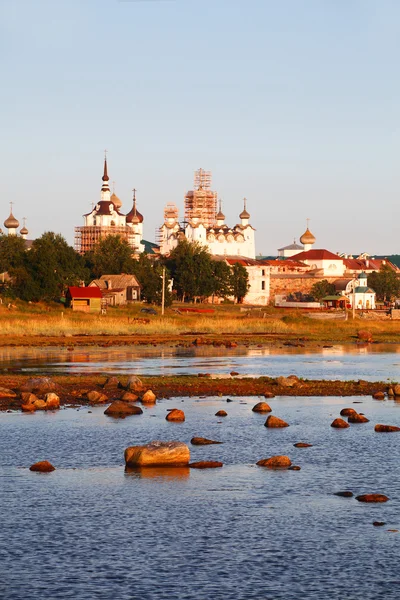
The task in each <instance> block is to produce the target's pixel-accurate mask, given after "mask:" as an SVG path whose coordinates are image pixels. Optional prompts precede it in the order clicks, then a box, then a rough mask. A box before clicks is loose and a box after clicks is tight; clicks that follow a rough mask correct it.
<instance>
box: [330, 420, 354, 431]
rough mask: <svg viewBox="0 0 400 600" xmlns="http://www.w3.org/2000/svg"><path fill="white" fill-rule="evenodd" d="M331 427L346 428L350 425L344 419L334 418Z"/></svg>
mask: <svg viewBox="0 0 400 600" xmlns="http://www.w3.org/2000/svg"><path fill="white" fill-rule="evenodd" d="M331 427H335V429H346V428H347V427H350V425H349V424H348V423H347V421H345V420H344V419H335V420H334V421H332V423H331Z"/></svg>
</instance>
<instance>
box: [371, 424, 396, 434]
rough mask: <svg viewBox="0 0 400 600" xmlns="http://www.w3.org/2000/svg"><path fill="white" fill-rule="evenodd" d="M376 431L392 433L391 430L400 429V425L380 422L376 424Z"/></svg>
mask: <svg viewBox="0 0 400 600" xmlns="http://www.w3.org/2000/svg"><path fill="white" fill-rule="evenodd" d="M375 431H378V432H380V433H390V432H391V431H400V427H397V426H396V425H381V424H380V423H378V424H377V425H375Z"/></svg>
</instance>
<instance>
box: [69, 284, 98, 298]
mask: <svg viewBox="0 0 400 600" xmlns="http://www.w3.org/2000/svg"><path fill="white" fill-rule="evenodd" d="M68 293H69V295H70V296H71V298H101V290H100V289H99V288H98V287H76V286H73V287H69V288H68Z"/></svg>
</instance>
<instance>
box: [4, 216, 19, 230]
mask: <svg viewBox="0 0 400 600" xmlns="http://www.w3.org/2000/svg"><path fill="white" fill-rule="evenodd" d="M4 227H6V228H7V229H17V228H18V227H19V221H18V220H17V219H16V218H15V217H14V215H13V214H12V212H10V216H9V217H8V219H6V220H5V221H4Z"/></svg>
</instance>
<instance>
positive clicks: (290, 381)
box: [276, 375, 299, 388]
mask: <svg viewBox="0 0 400 600" xmlns="http://www.w3.org/2000/svg"><path fill="white" fill-rule="evenodd" d="M276 383H277V384H278V385H281V386H282V387H288V388H291V387H294V386H295V385H297V384H298V383H299V378H298V377H296V375H289V377H282V376H281V377H277V378H276Z"/></svg>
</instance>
